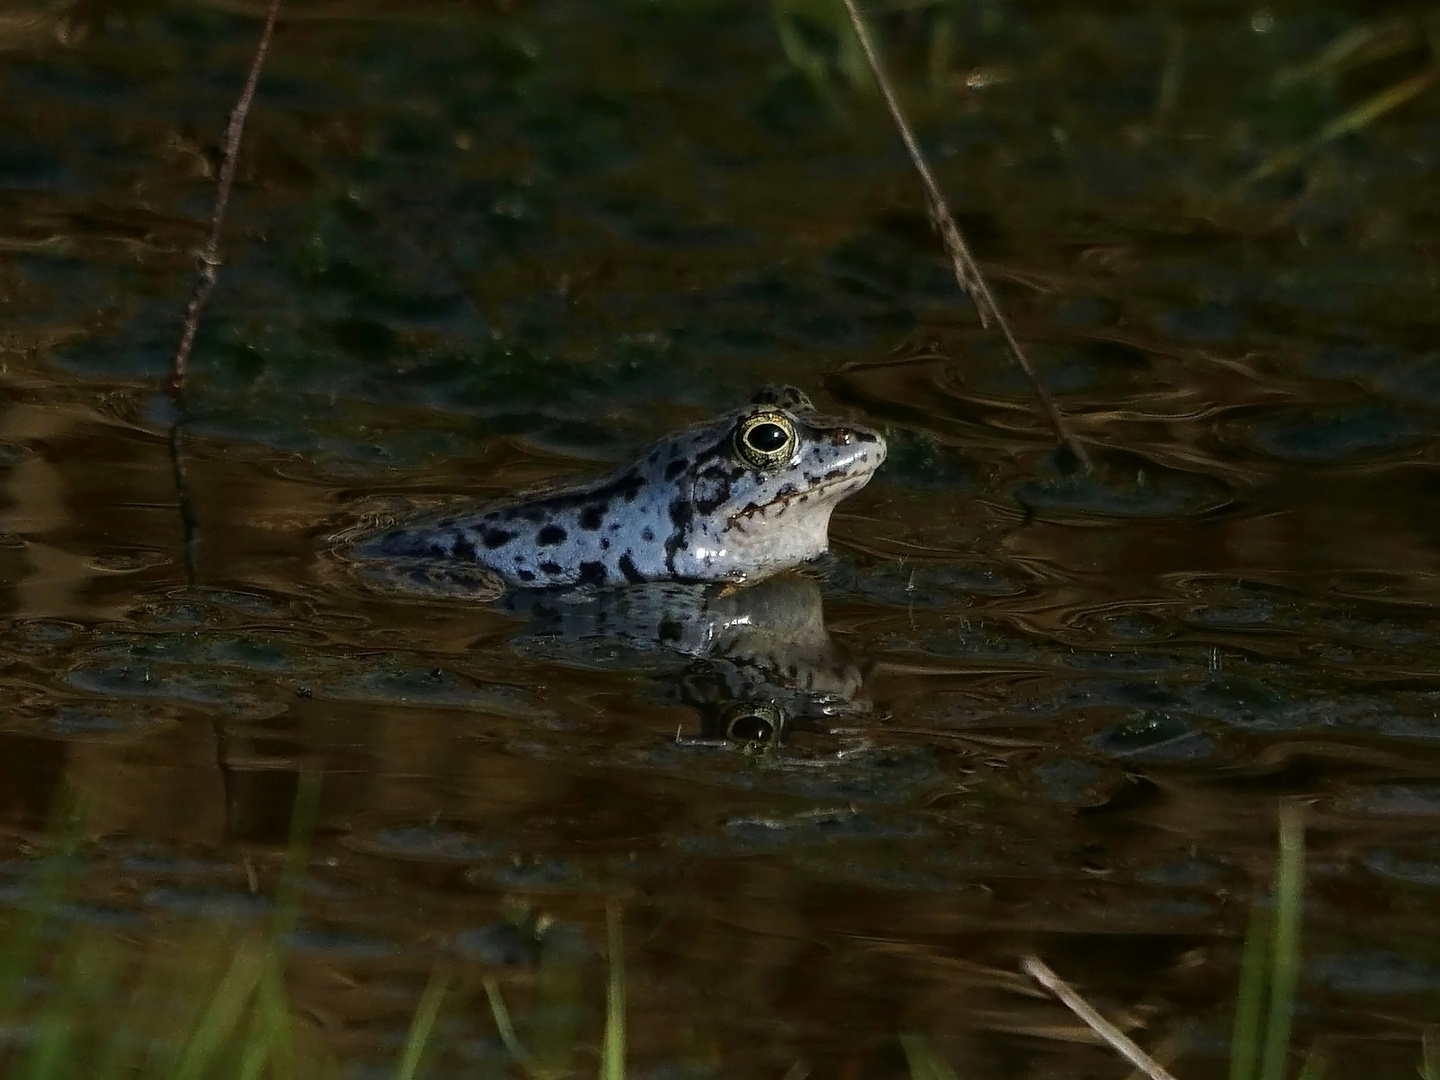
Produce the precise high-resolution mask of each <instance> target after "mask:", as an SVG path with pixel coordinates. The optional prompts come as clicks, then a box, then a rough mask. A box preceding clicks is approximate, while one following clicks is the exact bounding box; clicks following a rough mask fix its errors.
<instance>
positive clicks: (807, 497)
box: [726, 469, 875, 526]
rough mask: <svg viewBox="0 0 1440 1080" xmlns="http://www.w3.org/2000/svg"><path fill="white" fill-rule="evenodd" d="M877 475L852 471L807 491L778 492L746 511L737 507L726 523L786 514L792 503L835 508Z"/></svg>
mask: <svg viewBox="0 0 1440 1080" xmlns="http://www.w3.org/2000/svg"><path fill="white" fill-rule="evenodd" d="M874 475H875V470H874V469H870V470H868V471H865V472H861V473H858V474H857V473H848V474H846V475H845V476H837V477H836V478H835V479H834V480H828V481H826V482H824V483H820V484H815V485H813V486H811V487H808V488H806V489H804V490H803V491H793V492H790V493H788V494H785V495H778V496H776V497H775V498H773V499H771V500H770V501H769V502H765V503H750V504H749V505H748V506H746V507H745V509H743V510H737V511H736V512H735V513H733V514H731V515H730V516H729V517H728V518H727V519H726V524H727V525H729V526H736V525H740V524H742V523H743V522H744V521H746V520H748V519H750V518H753V517H769V516H770V514H771V512H772V511H773V512H779V513H783V512H784V511H786V510H787V509H789V508H790V507H791V506H794V505H797V504H801V505H809V504H812V503H813V504H814V505H815V507H817V508H818V507H821V506H827V507H828V508H829V509H831V510H833V509H834V508H835V503H837V502H839V501H840V500H841V499H843V498H844V497H845V496H846V495H848V494H850V493H851V492H853V491H859V490H860V489H861V488H862V487H864V486H865V485H866V484H868V483H869V482H870V478H871V477H872V476H874Z"/></svg>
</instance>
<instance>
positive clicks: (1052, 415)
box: [844, 0, 1091, 472]
mask: <svg viewBox="0 0 1440 1080" xmlns="http://www.w3.org/2000/svg"><path fill="white" fill-rule="evenodd" d="M844 2H845V10H846V12H848V13H849V15H850V24H851V25H852V26H853V27H854V28H855V36H856V38H858V39H859V41H860V48H861V49H862V50H863V51H864V53H865V59H866V60H867V61H868V62H869V64H870V71H871V73H872V74H873V75H874V76H875V82H876V85H878V86H879V87H880V94H881V96H882V97H883V98H884V99H885V106H886V108H888V109H889V110H890V119H892V120H893V121H895V127H896V129H897V130H898V131H899V132H900V138H901V140H902V141H903V142H904V143H905V149H906V151H907V152H908V153H909V154H910V162H911V164H913V165H914V166H915V171H916V172H917V173H919V174H920V182H921V183H922V184H924V185H925V197H926V200H927V202H928V203H929V206H930V220H931V221H932V222H933V223H934V225H935V230H936V232H938V233H939V234H940V239H941V241H942V242H943V243H944V245H945V250H946V252H948V253H949V255H950V262H951V264H952V265H953V266H954V268H955V281H956V282H957V283H958V284H959V286H960V288H961V289H962V290H964V291H965V292H966V293H967V294H968V295H969V296H970V299H971V300H972V301H973V302H974V304H975V309H976V311H978V312H979V314H980V325H981V326H984V327H986V328H988V327H989V326H990V324H991V323H992V322H993V323H994V324H995V326H996V327H997V328H998V329H999V331H1000V336H1001V337H1003V338H1004V339H1005V345H1006V346H1007V347H1008V348H1009V350H1010V354H1011V355H1012V356H1014V357H1015V362H1016V363H1017V364H1019V365H1020V370H1021V371H1023V372H1024V373H1025V378H1026V380H1027V381H1028V382H1029V383H1030V388H1031V389H1032V390H1033V391H1034V392H1035V397H1036V399H1037V400H1038V401H1039V402H1040V407H1041V408H1042V409H1043V410H1044V411H1045V414H1046V416H1047V417H1048V418H1049V420H1050V424H1051V426H1052V427H1054V429H1055V434H1056V435H1057V436H1058V437H1059V439H1060V441H1061V442H1062V443H1064V444H1065V447H1066V448H1067V449H1068V450H1069V451H1070V452H1071V453H1072V454H1074V455H1075V459H1076V460H1077V461H1078V462H1079V463H1080V466H1081V467H1082V468H1083V469H1085V470H1086V471H1087V472H1088V471H1089V470H1090V469H1091V463H1090V455H1089V454H1088V453H1087V452H1086V450H1085V447H1084V446H1082V445H1081V443H1080V440H1078V439H1077V438H1076V437H1075V435H1074V434H1073V433H1072V432H1071V431H1070V426H1069V424H1067V423H1066V422H1065V417H1064V414H1062V413H1061V412H1060V409H1059V407H1058V406H1057V405H1056V404H1055V400H1054V399H1053V398H1052V397H1051V396H1050V395H1049V393H1047V392H1046V390H1045V387H1044V386H1042V385H1041V383H1040V377H1039V376H1038V375H1036V374H1035V369H1034V368H1033V367H1031V366H1030V359H1029V357H1027V356H1026V355H1025V350H1024V349H1022V348H1021V347H1020V342H1019V341H1018V340H1017V339H1016V337H1015V334H1014V332H1013V331H1011V329H1010V323H1009V322H1008V321H1007V320H1006V318H1005V314H1004V312H1002V311H1001V310H1000V306H999V305H998V304H997V303H996V302H995V296H994V294H993V293H992V292H991V291H990V286H989V285H988V284H986V282H985V278H984V275H982V274H981V273H980V267H979V264H977V263H976V262H975V257H974V256H973V255H971V254H970V248H969V246H968V245H967V244H966V243H965V238H964V237H963V236H961V235H960V227H959V226H958V225H956V224H955V218H954V215H952V214H951V213H950V208H949V207H948V206H946V205H945V196H944V195H943V194H942V193H941V191H940V185H939V183H937V182H936V180H935V174H934V173H932V172H931V171H930V165H929V163H928V162H927V161H926V160H925V155H924V154H923V153H922V152H921V150H920V144H919V143H918V142H917V141H916V140H915V132H914V131H913V130H911V127H910V122H909V121H908V120H907V119H905V113H904V112H903V111H902V110H901V108H900V99H899V98H897V97H896V96H895V91H894V89H893V87H892V86H891V84H890V76H889V75H887V74H886V73H885V67H884V65H883V64H882V63H881V62H880V54H879V53H878V52H877V51H876V49H875V43H874V41H872V40H871V37H870V31H869V29H867V28H866V26H865V20H864V19H863V18H861V17H860V9H859V8H858V7H857V6H856V3H855V0H844Z"/></svg>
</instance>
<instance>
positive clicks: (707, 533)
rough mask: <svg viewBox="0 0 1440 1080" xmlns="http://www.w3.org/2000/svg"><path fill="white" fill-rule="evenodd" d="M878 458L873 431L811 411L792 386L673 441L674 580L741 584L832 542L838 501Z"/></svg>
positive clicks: (878, 439) (670, 546) (669, 549)
mask: <svg viewBox="0 0 1440 1080" xmlns="http://www.w3.org/2000/svg"><path fill="white" fill-rule="evenodd" d="M884 460H885V440H884V438H883V437H882V436H881V435H880V433H879V432H878V431H874V430H872V429H870V428H867V427H864V426H862V425H860V424H856V423H852V422H850V421H842V420H832V419H827V418H824V417H821V416H819V415H817V414H816V412H815V409H814V406H812V405H811V404H810V401H809V399H808V398H806V396H805V395H804V394H803V393H801V392H800V391H799V390H797V389H795V388H794V387H791V386H773V387H766V388H765V389H764V390H762V391H760V393H758V394H757V395H756V396H755V398H754V400H753V401H752V402H751V404H749V405H747V406H746V407H745V408H743V409H738V410H736V411H734V412H732V413H729V414H727V415H726V416H724V417H721V418H719V419H717V420H715V421H712V422H711V423H709V424H706V425H704V426H703V427H701V428H696V429H693V430H692V431H691V432H689V433H688V437H687V438H683V439H678V440H675V441H674V442H673V443H672V445H671V450H670V457H669V460H668V461H666V462H664V463H663V464H662V466H661V467H662V468H663V469H664V470H665V473H666V476H667V478H668V479H670V480H672V481H673V484H674V486H673V488H672V489H671V502H670V506H669V519H670V525H671V530H670V535H669V536H668V537H667V541H666V545H665V546H666V562H667V563H668V564H669V565H670V567H671V569H672V570H673V572H674V573H675V574H676V575H677V576H680V577H689V578H697V579H702V580H716V579H721V580H731V581H740V580H745V579H747V578H754V577H760V576H763V575H765V574H768V573H773V572H775V571H776V570H779V569H783V568H785V567H790V566H796V565H798V564H800V563H802V562H805V561H806V560H807V559H812V558H814V557H815V556H817V555H820V554H823V553H824V552H825V551H826V550H827V549H828V547H829V535H828V530H829V525H830V514H831V512H832V511H833V510H834V509H835V504H836V503H838V502H839V501H840V500H841V499H843V498H845V496H847V495H851V494H853V493H855V492H856V491H859V490H860V489H861V488H862V487H864V486H865V485H866V484H867V483H868V482H869V480H870V477H871V476H872V475H873V474H874V472H875V470H876V469H878V468H879V467H880V463H881V462H883V461H884Z"/></svg>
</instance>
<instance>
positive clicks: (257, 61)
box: [169, 0, 280, 396]
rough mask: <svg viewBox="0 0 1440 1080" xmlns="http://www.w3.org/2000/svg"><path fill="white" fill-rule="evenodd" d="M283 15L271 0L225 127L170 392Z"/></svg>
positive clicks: (180, 373) (216, 258)
mask: <svg viewBox="0 0 1440 1080" xmlns="http://www.w3.org/2000/svg"><path fill="white" fill-rule="evenodd" d="M279 17H280V0H270V6H269V8H267V9H266V11H265V26H264V29H262V30H261V31H260V41H259V43H258V44H257V45H256V46H255V58H254V59H253V60H252V61H251V62H250V74H249V75H248V76H247V77H246V79H245V86H244V88H243V89H242V90H241V91H240V97H239V98H238V99H236V101H235V108H233V109H231V110H230V123H229V124H228V125H227V126H226V128H225V145H224V148H223V150H222V154H223V156H222V158H221V161H220V175H219V176H218V177H217V178H216V181H215V207H214V209H212V210H211V211H210V231H209V233H208V234H207V235H206V237H205V246H204V247H203V248H201V250H200V276H199V278H198V280H197V281H196V282H195V293H194V295H192V296H191V297H190V306H189V307H187V308H186V309H185V328H184V330H182V331H181V334H180V347H179V348H177V349H176V350H175V359H174V360H173V361H172V362H171V364H170V381H169V388H170V392H171V393H172V394H175V395H177V396H178V395H179V393H180V391H181V390H183V389H184V386H185V374H186V372H187V371H188V370H189V367H190V353H191V351H192V350H193V349H194V348H195V335H196V333H197V332H198V331H199V329H200V314H201V312H203V311H204V310H205V303H206V301H208V300H209V299H210V293H211V291H212V290H213V289H214V288H215V281H216V278H217V277H218V275H219V272H220V261H221V260H220V230H221V228H222V227H223V226H224V224H225V210H226V208H227V207H228V206H229V205H230V188H231V187H232V186H233V185H234V183H235V170H236V168H237V167H238V165H239V161H240V137H241V136H242V135H244V134H245V118H246V117H247V116H249V115H250V104H251V102H253V101H254V100H255V88H256V87H257V86H258V85H259V83H260V69H261V68H263V67H264V66H265V53H266V52H267V51H269V49H270V38H271V37H272V36H273V35H274V33H275V21H276V20H277V19H278V18H279Z"/></svg>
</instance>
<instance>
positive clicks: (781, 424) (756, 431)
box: [734, 412, 798, 469]
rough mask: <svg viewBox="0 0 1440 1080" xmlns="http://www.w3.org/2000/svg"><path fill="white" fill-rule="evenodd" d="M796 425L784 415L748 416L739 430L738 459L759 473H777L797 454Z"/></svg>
mask: <svg viewBox="0 0 1440 1080" xmlns="http://www.w3.org/2000/svg"><path fill="white" fill-rule="evenodd" d="M797 438H798V436H797V435H796V432H795V424H794V422H793V421H792V420H791V419H790V418H789V417H788V416H786V415H785V414H784V413H782V412H761V413H755V414H754V415H752V416H747V417H746V418H745V419H744V420H741V421H740V423H739V424H738V425H737V426H736V428H735V436H734V441H735V456H736V457H737V458H738V459H739V460H741V461H743V462H744V463H745V464H746V465H750V466H752V467H753V468H756V469H773V468H775V467H777V466H779V465H783V464H785V463H786V462H787V461H789V460H790V457H791V455H793V454H794V453H795V442H796V439H797Z"/></svg>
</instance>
